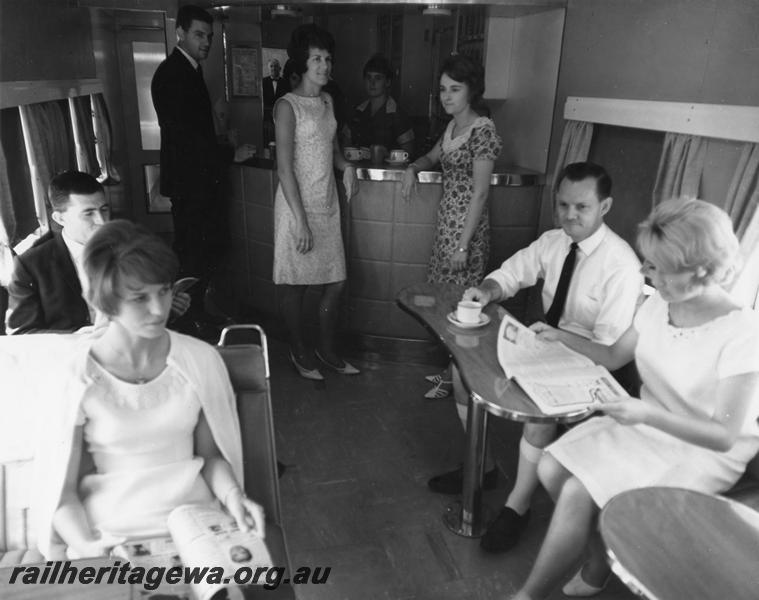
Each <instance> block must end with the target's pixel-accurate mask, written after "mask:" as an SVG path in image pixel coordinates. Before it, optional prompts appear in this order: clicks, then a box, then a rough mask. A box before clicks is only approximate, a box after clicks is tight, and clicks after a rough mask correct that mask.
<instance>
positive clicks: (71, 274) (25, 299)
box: [7, 231, 92, 334]
mask: <svg viewBox="0 0 759 600" xmlns="http://www.w3.org/2000/svg"><path fill="white" fill-rule="evenodd" d="M8 295H9V303H8V307H9V312H8V319H7V326H8V333H14V334H16V333H34V332H41V331H75V330H77V329H79V328H80V327H84V326H85V325H92V321H91V319H90V311H89V309H88V308H87V303H86V302H85V300H84V298H82V286H81V284H80V283H79V277H78V276H77V274H76V268H75V267H74V262H73V261H72V260H71V254H69V251H68V248H66V244H65V243H64V241H63V237H62V236H61V234H60V233H59V232H55V233H54V232H51V231H49V232H48V233H46V234H45V235H43V236H42V237H41V238H40V239H39V240H37V241H36V242H35V243H34V245H33V246H32V247H31V248H29V250H27V251H26V252H24V253H23V254H22V255H21V256H17V257H16V260H15V264H14V269H13V276H12V278H11V282H10V284H9V285H8Z"/></svg>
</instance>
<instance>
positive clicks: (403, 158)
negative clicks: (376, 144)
mask: <svg viewBox="0 0 759 600" xmlns="http://www.w3.org/2000/svg"><path fill="white" fill-rule="evenodd" d="M385 162H386V163H387V164H389V165H403V164H405V163H406V162H408V152H406V151H405V150H401V149H400V148H396V149H394V150H391V151H390V153H389V154H388V156H387V158H386V159H385Z"/></svg>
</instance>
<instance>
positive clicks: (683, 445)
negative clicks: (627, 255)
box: [514, 200, 759, 600]
mask: <svg viewBox="0 0 759 600" xmlns="http://www.w3.org/2000/svg"><path fill="white" fill-rule="evenodd" d="M638 247H639V249H640V251H641V254H642V255H643V257H644V258H645V262H644V263H643V270H644V272H645V274H646V276H648V277H649V278H650V279H651V282H652V283H653V285H654V287H655V288H656V293H655V294H654V295H653V296H651V297H650V298H649V299H648V300H646V302H645V303H644V304H643V305H642V306H641V308H640V309H639V310H638V313H637V315H636V316H635V320H634V321H633V325H632V326H631V327H630V329H628V330H627V332H625V333H624V334H623V335H622V337H621V338H619V340H618V341H617V342H616V343H614V344H613V345H612V346H601V345H599V344H594V343H593V342H590V341H588V340H583V339H582V338H579V337H577V336H575V335H573V334H568V333H566V332H563V331H560V330H557V329H553V328H551V327H550V326H549V325H546V324H545V323H536V324H535V325H533V328H534V329H535V330H536V331H539V332H540V333H539V336H540V337H541V338H542V339H545V340H559V341H561V342H564V343H565V344H567V345H568V346H571V347H573V348H574V349H575V350H578V351H580V352H582V353H584V354H586V355H587V356H589V357H590V358H592V359H593V360H594V361H595V362H598V363H600V364H603V365H604V366H606V367H608V368H609V369H616V368H618V367H619V366H621V365H623V364H625V363H627V362H629V361H630V360H631V359H632V358H633V357H634V358H635V362H636V364H637V366H638V370H639V371H640V377H641V381H642V383H643V385H642V387H641V393H640V399H639V400H638V399H634V398H625V399H622V400H618V401H614V402H604V403H603V404H600V405H599V406H598V410H600V411H602V412H604V413H605V414H606V416H604V417H598V418H594V419H590V420H588V421H585V422H584V423H581V424H580V425H578V426H577V427H575V428H574V429H572V430H570V431H569V432H568V433H566V434H564V435H563V436H562V437H561V438H559V439H558V440H557V441H556V442H554V443H553V444H552V445H550V446H548V447H547V448H546V449H545V454H544V455H543V458H542V459H541V461H540V464H539V467H538V473H539V476H540V480H541V481H542V482H543V484H544V485H545V487H546V489H547V490H548V493H549V494H550V495H551V497H552V498H553V499H554V500H555V501H556V508H555V510H554V513H553V518H552V519H551V524H550V526H549V528H548V533H547V534H546V538H545V541H544V542H543V546H542V548H541V549H540V553H539V554H538V557H537V559H536V561H535V565H534V566H533V568H532V571H531V573H530V575H529V577H528V579H527V582H526V583H525V585H524V587H523V588H522V590H520V592H519V593H517V595H516V596H514V598H515V599H519V600H537V599H538V598H547V597H548V596H549V595H550V594H551V591H552V589H553V588H554V587H555V586H556V585H557V584H558V583H559V582H560V581H561V579H562V578H563V577H564V576H566V575H568V574H569V573H568V571H570V570H571V569H572V568H576V564H577V561H579V560H580V558H581V557H582V555H583V553H584V552H585V549H586V548H587V549H589V552H590V558H589V559H588V561H587V562H586V563H585V565H584V566H583V568H582V569H580V571H579V572H577V574H576V575H575V577H574V578H573V579H572V580H571V581H570V582H569V583H568V584H567V585H566V586H565V587H564V588H563V592H564V594H565V595H567V596H591V595H595V594H597V593H599V592H600V591H601V590H602V589H603V587H604V586H605V584H606V581H607V580H608V577H609V566H608V564H607V563H606V559H605V552H604V547H603V543H602V541H601V538H600V535H599V533H598V531H597V526H596V523H597V519H598V513H599V510H600V509H601V508H603V506H604V505H605V504H606V503H607V502H608V501H609V500H610V499H611V498H612V497H613V496H614V495H616V494H618V493H621V492H623V491H626V490H631V489H637V488H641V487H647V486H657V485H658V486H668V487H682V488H686V489H692V490H697V491H701V492H705V493H708V494H715V493H719V492H723V491H725V490H727V489H729V488H730V487H731V486H732V485H733V484H734V483H735V482H736V481H737V480H738V479H739V478H740V476H741V475H742V474H743V471H744V470H745V468H746V464H747V463H748V461H749V460H751V458H753V457H754V455H756V453H757V451H758V450H759V425H758V424H757V416H759V317H758V316H757V314H756V313H755V312H754V311H753V310H751V309H750V308H746V307H741V306H739V305H738V304H736V302H735V300H734V299H733V298H732V297H731V296H730V294H729V293H728V292H727V291H726V289H725V286H727V285H729V283H730V281H731V279H732V275H733V274H734V270H735V263H736V262H737V258H738V240H737V239H736V237H735V234H734V233H733V231H732V225H731V222H730V218H729V217H728V216H727V214H726V213H725V212H724V211H722V210H721V209H719V208H717V207H716V206H714V205H712V204H709V203H707V202H703V201H701V200H685V201H683V200H669V201H667V202H664V203H662V204H660V205H659V206H657V207H656V208H655V209H654V211H653V212H652V214H651V215H650V216H649V218H648V219H647V220H646V221H645V222H644V223H643V224H642V225H641V226H640V230H639V233H638ZM691 526H692V527H699V526H700V524H699V523H692V524H691Z"/></svg>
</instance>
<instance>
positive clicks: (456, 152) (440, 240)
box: [427, 117, 502, 286]
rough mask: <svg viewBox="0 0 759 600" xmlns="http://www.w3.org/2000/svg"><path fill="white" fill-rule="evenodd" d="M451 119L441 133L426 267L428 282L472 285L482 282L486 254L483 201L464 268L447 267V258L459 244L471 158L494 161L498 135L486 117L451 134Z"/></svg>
mask: <svg viewBox="0 0 759 600" xmlns="http://www.w3.org/2000/svg"><path fill="white" fill-rule="evenodd" d="M453 126H454V122H453V120H452V121H451V122H450V123H449V124H448V127H447V128H446V130H445V133H444V134H443V139H442V141H441V152H440V163H441V165H442V167H443V198H442V200H441V201H440V206H439V207H438V213H437V229H436V231H435V239H434V242H433V244H432V256H431V258H430V264H429V269H428V270H427V282H428V283H455V284H458V285H464V286H472V285H477V284H479V283H480V282H481V281H482V278H483V277H484V275H485V268H486V266H487V262H488V257H489V254H490V224H489V221H490V213H489V211H488V204H487V202H486V203H485V205H484V206H483V209H482V214H481V215H480V222H479V224H478V225H477V229H475V232H474V235H473V236H472V239H471V241H470V243H469V254H468V257H467V268H466V269H464V270H462V271H453V270H452V269H451V257H452V256H453V253H454V252H456V249H457V248H458V247H459V239H460V238H461V232H462V231H463V230H464V224H465V222H466V216H467V213H468V212H469V203H470V202H471V199H472V193H473V191H474V178H473V176H472V167H473V164H474V161H475V160H495V159H496V158H497V157H498V155H499V153H500V152H501V146H502V143H501V138H500V137H499V136H498V133H496V130H495V124H494V123H493V121H492V120H490V119H488V118H487V117H479V118H477V119H475V121H474V123H472V124H471V125H470V126H469V128H468V129H467V130H466V131H464V132H463V133H461V134H460V135H458V136H456V137H455V138H452V137H451V134H452V131H453Z"/></svg>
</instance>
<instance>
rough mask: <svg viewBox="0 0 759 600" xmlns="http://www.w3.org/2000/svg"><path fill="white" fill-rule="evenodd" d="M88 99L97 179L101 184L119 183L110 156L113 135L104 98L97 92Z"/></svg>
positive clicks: (118, 177) (117, 173)
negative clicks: (93, 135) (97, 168)
mask: <svg viewBox="0 0 759 600" xmlns="http://www.w3.org/2000/svg"><path fill="white" fill-rule="evenodd" d="M90 99H91V103H92V129H93V131H94V134H95V153H96V155H97V160H98V164H99V165H100V176H99V177H98V181H100V183H102V184H103V185H110V184H114V183H119V182H120V181H121V176H120V175H119V172H118V171H117V170H116V167H115V165H114V164H113V159H112V157H111V151H112V149H113V137H112V130H111V120H110V118H109V116H108V107H107V106H106V105H105V98H104V97H103V94H100V93H98V94H92V95H91V96H90Z"/></svg>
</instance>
